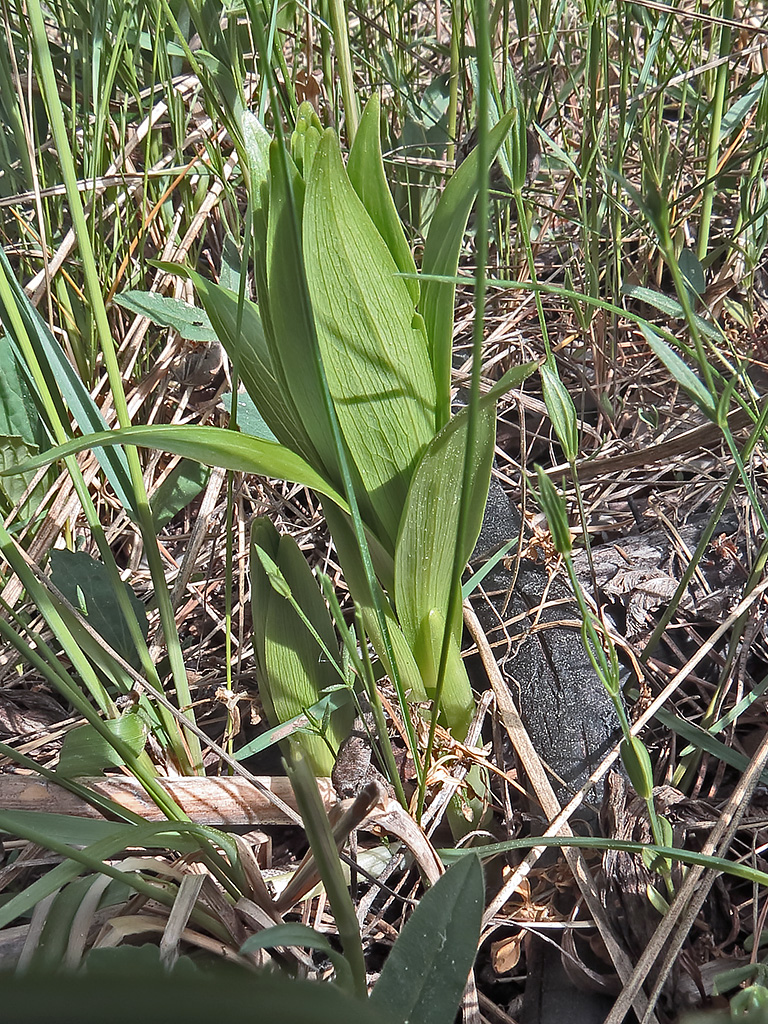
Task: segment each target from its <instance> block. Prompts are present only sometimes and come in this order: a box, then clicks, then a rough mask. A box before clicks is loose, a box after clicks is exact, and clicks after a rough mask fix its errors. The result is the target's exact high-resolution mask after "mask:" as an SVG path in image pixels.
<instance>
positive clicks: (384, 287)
mask: <svg viewBox="0 0 768 1024" xmlns="http://www.w3.org/2000/svg"><path fill="white" fill-rule="evenodd" d="M304 256H305V262H306V271H307V283H308V286H309V292H310V295H311V298H312V305H313V309H314V315H315V322H316V325H317V336H318V340H319V343H320V349H321V352H322V357H323V365H324V367H325V372H326V376H327V378H328V385H329V387H330V390H331V395H332V397H333V401H334V404H335V407H336V412H337V415H338V418H339V423H340V426H341V429H342V433H343V434H344V439H345V441H346V443H347V446H348V448H349V451H350V454H351V456H352V459H353V461H354V463H355V466H356V467H357V470H358V471H359V474H360V477H361V479H362V482H363V486H364V488H365V495H364V496H362V495H361V496H360V497H361V498H363V497H364V498H365V501H364V502H363V506H364V509H365V513H364V515H363V518H364V519H365V520H366V522H368V523H369V524H370V525H372V526H374V527H375V528H376V532H377V534H378V536H379V538H380V539H381V540H382V541H383V542H385V543H389V545H390V549H392V548H394V541H395V537H396V535H397V529H398V526H399V523H400V515H401V512H402V508H403V502H404V501H405V496H406V493H407V490H408V485H409V483H410V478H411V475H412V473H413V470H414V469H415V466H416V463H417V462H418V460H419V458H420V457H421V455H422V453H423V451H424V449H425V447H426V445H427V444H428V443H429V441H430V440H431V439H432V436H433V434H434V430H435V389H434V381H433V379H432V372H431V367H430V363H429V356H428V352H427V340H426V335H425V333H424V329H423V325H422V324H421V322H420V320H417V321H414V317H413V302H412V300H411V297H410V294H409V292H408V288H407V287H406V284H405V281H404V280H403V279H402V278H401V277H398V276H397V274H398V268H397V265H396V264H395V262H394V260H393V259H392V256H391V255H390V252H389V250H388V249H387V247H386V245H385V243H384V241H383V240H382V238H381V236H380V235H379V233H378V231H377V230H376V228H375V226H374V225H373V222H372V221H371V218H370V217H369V216H368V214H367V212H366V210H365V207H364V206H363V204H362V202H361V201H360V199H359V198H358V196H357V194H356V192H355V191H354V189H353V188H352V186H351V184H350V181H349V178H348V177H347V174H346V171H345V170H344V166H343V164H342V160H341V153H340V152H339V145H338V141H337V139H336V136H335V135H334V133H333V132H332V131H327V132H326V133H325V135H324V136H323V139H322V142H321V143H320V148H319V149H318V152H317V156H316V158H315V161H314V164H313V165H312V175H311V177H310V179H309V180H308V182H307V190H306V195H305V200H304ZM313 436H314V435H313Z"/></svg>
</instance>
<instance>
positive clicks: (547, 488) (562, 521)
mask: <svg viewBox="0 0 768 1024" xmlns="http://www.w3.org/2000/svg"><path fill="white" fill-rule="evenodd" d="M536 475H537V478H538V481H539V493H538V495H537V499H538V502H539V506H540V507H541V511H542V512H543V513H544V515H545V516H546V517H547V522H548V523H549V532H550V533H551V534H552V540H553V542H554V545H555V549H556V550H557V551H559V552H560V554H561V555H567V554H569V553H570V551H571V548H572V547H573V539H572V538H571V531H570V528H569V526H568V513H567V511H566V508H565V499H564V498H563V497H562V496H561V495H560V494H559V493H558V491H557V488H556V487H555V485H554V484H553V483H552V481H551V480H550V479H549V477H548V476H547V474H546V473H545V472H544V470H543V469H542V468H541V466H537V467H536Z"/></svg>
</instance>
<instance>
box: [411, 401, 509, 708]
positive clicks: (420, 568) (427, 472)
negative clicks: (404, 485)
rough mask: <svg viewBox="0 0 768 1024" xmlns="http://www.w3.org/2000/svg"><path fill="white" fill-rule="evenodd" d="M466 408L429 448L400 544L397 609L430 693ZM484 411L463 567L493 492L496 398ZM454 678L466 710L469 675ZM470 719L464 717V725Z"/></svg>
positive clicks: (453, 696)
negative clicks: (492, 466) (491, 487)
mask: <svg viewBox="0 0 768 1024" xmlns="http://www.w3.org/2000/svg"><path fill="white" fill-rule="evenodd" d="M468 412H469V410H468V409H463V410H462V411H461V412H460V413H459V414H458V415H457V416H455V417H454V418H453V419H452V420H451V422H450V423H449V424H448V426H446V427H444V428H443V430H441V431H440V433H439V434H438V435H437V437H436V438H435V439H434V440H433V441H432V443H431V444H430V446H429V447H428V448H427V450H426V452H425V453H424V457H423V458H422V460H421V462H420V463H419V465H418V467H417V469H416V472H415V473H414V476H413V480H412V482H411V487H410V489H409V491H408V498H407V500H406V504H405V509H404V511H403V519H402V524H401V528H400V534H399V536H398V539H397V547H396V549H395V608H396V609H397V615H398V618H399V620H400V623H401V625H402V627H403V632H404V634H405V637H406V639H407V640H408V642H409V643H410V645H411V647H412V649H413V651H414V653H415V655H416V660H417V662H418V663H419V668H420V669H421V671H422V675H423V677H424V681H425V684H426V686H427V690H428V691H429V690H431V689H432V688H433V687H434V685H435V681H436V679H435V675H436V671H437V664H436V663H435V660H434V659H435V649H436V647H435V645H437V651H438V655H437V656H438V658H439V646H440V642H441V640H442V628H443V623H444V622H445V617H446V615H447V613H448V601H449V595H450V592H451V587H452V586H454V584H455V582H456V581H455V580H454V578H453V573H454V554H455V546H456V535H457V530H458V526H459V503H460V500H461V489H462V469H463V464H464V451H465V448H466V443H467V423H468ZM478 412H479V416H478V432H477V441H476V447H475V451H474V452H473V453H472V481H473V483H472V486H471V488H470V490H469V494H468V495H467V500H468V501H469V503H470V504H469V510H468V511H469V517H468V523H467V534H466V537H465V538H464V548H463V550H462V552H461V564H460V569H463V568H464V565H465V563H466V562H467V561H468V559H469V557H470V555H471V553H472V550H473V548H474V546H475V542H476V540H477V536H478V534H479V532H480V526H481V525H482V521H483V512H484V509H485V502H486V499H487V497H488V486H489V483H490V479H491V465H492V463H493V446H494V438H495V434H496V402H495V399H494V398H488V397H485V398H483V399H481V402H480V406H479V410H478ZM460 614H461V609H460V608H459V617H458V618H457V620H456V621H455V622H454V623H452V625H451V629H452V632H453V635H454V638H455V640H456V641H457V644H458V641H459V638H460V630H461V618H460ZM436 634H439V635H438V636H436ZM457 649H458V647H457ZM454 661H455V659H454ZM452 683H455V685H457V686H459V687H460V692H458V693H455V692H453V687H452V686H449V680H448V679H446V691H445V698H446V700H448V701H449V703H450V704H452V705H455V706H456V707H457V708H459V707H462V706H463V707H464V709H465V711H464V715H466V712H467V710H468V709H469V708H470V706H471V703H472V692H471V688H470V687H469V682H468V680H467V679H466V673H463V680H462V679H461V678H460V677H458V676H456V677H454V679H453V680H452ZM446 714H447V709H446ZM470 714H471V712H470ZM449 724H450V725H451V726H453V727H454V728H457V727H458V724H459V723H458V722H454V721H451V720H450V719H449ZM468 724H469V723H468V722H464V725H468Z"/></svg>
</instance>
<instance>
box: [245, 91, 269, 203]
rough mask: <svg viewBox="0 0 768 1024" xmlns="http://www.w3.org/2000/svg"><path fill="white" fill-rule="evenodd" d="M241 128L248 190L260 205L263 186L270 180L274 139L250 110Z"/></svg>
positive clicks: (246, 111) (253, 199) (252, 199)
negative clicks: (270, 152) (271, 149)
mask: <svg viewBox="0 0 768 1024" xmlns="http://www.w3.org/2000/svg"><path fill="white" fill-rule="evenodd" d="M240 127H241V128H242V131H243V144H244V145H245V152H246V153H247V154H248V175H249V181H248V189H249V192H250V196H251V201H252V202H253V203H254V204H255V205H259V204H260V199H259V197H260V194H261V186H262V184H266V183H267V181H268V180H269V146H270V143H271V141H272V137H271V135H270V134H269V132H268V131H267V129H266V128H265V127H264V125H263V124H262V123H261V121H260V120H259V119H258V117H256V115H255V114H252V113H251V111H250V110H245V111H243V114H242V117H241V118H240Z"/></svg>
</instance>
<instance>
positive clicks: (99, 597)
mask: <svg viewBox="0 0 768 1024" xmlns="http://www.w3.org/2000/svg"><path fill="white" fill-rule="evenodd" d="M51 581H52V583H53V584H54V585H55V586H56V587H58V589H59V590H60V591H61V592H62V594H63V595H64V597H66V599H67V600H68V601H69V603H70V604H72V605H74V607H75V608H77V609H79V610H80V611H81V612H82V613H83V614H84V615H85V617H86V618H87V619H88V623H89V625H90V626H92V627H93V629H94V630H95V631H96V633H98V634H99V636H100V637H101V638H102V639H103V640H105V641H106V642H107V643H108V644H109V646H110V647H112V648H113V649H114V650H115V651H117V653H118V654H120V655H122V657H123V658H125V660H126V661H127V662H129V664H131V665H133V666H134V668H139V667H140V666H141V658H140V657H139V652H138V651H137V650H136V645H135V644H134V642H133V639H132V638H131V631H130V629H129V627H128V623H127V622H126V621H125V619H124V617H123V615H122V612H121V610H120V605H119V603H118V600H117V597H116V596H115V593H114V590H113V587H112V581H111V579H110V577H109V573H108V571H107V568H106V566H105V565H104V563H103V562H99V561H97V560H96V559H95V558H91V556H90V555H88V554H86V552H85V551H68V550H66V549H63V550H61V549H57V550H55V551H52V552H51ZM123 586H124V588H125V590H126V593H127V594H128V599H129V601H130V602H131V606H132V607H133V611H134V613H135V615H136V621H137V622H138V624H139V627H140V628H141V632H142V634H143V635H144V639H146V638H147V636H148V634H149V625H148V622H147V612H146V609H145V608H144V605H143V604H142V602H141V601H140V600H139V599H138V597H136V595H135V594H134V592H133V590H132V589H131V588H130V587H129V586H128V584H127V583H123Z"/></svg>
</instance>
